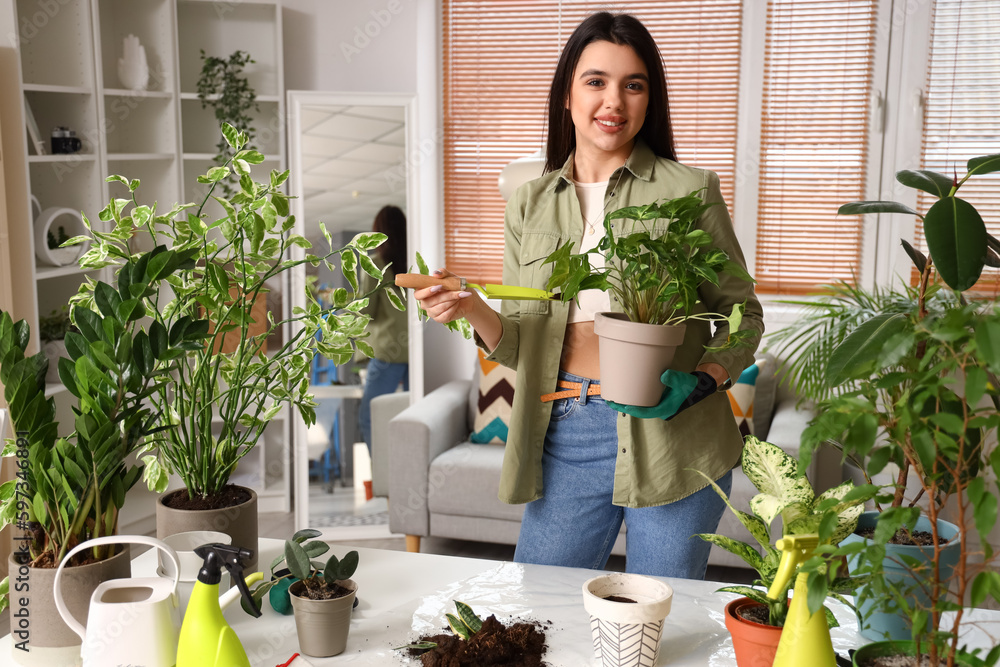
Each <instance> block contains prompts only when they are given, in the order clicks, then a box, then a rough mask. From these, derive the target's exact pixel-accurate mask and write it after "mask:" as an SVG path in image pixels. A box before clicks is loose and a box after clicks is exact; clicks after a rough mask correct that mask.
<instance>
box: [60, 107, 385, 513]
mask: <svg viewBox="0 0 1000 667" xmlns="http://www.w3.org/2000/svg"><path fill="white" fill-rule="evenodd" d="M222 133H223V136H224V137H225V140H226V142H227V143H228V145H229V146H230V147H231V149H232V151H233V153H234V154H233V157H232V158H230V159H229V160H228V161H227V163H226V164H225V165H223V166H220V167H215V168H213V169H211V170H210V171H209V172H208V173H207V174H205V175H203V176H200V177H199V178H198V180H199V182H200V183H203V184H207V185H208V186H209V191H208V194H207V195H206V196H205V198H204V199H203V200H202V201H201V202H200V204H177V205H175V206H173V207H172V208H171V209H169V210H168V211H165V212H162V213H161V212H159V211H158V210H157V207H156V204H155V203H154V204H153V205H152V206H147V205H145V204H141V203H139V200H138V199H137V196H136V191H137V188H138V187H139V181H137V180H131V181H130V180H127V179H125V178H123V177H121V176H111V177H109V179H108V180H109V181H117V182H119V183H122V184H124V185H126V186H127V187H128V190H129V193H130V195H129V198H128V199H114V200H113V201H111V202H110V203H109V204H108V206H107V207H106V208H105V209H104V210H103V211H101V214H100V219H101V220H102V221H104V222H106V223H107V224H109V225H110V226H111V228H112V229H111V231H109V232H104V231H99V230H98V229H97V228H96V227H94V226H92V225H91V224H90V221H89V220H87V219H86V218H84V221H85V224H86V226H87V229H88V230H89V232H90V233H89V236H84V237H78V238H79V239H86V238H89V239H90V240H91V248H90V250H89V251H88V252H87V253H86V254H85V255H84V256H83V257H82V258H81V260H80V261H81V265H82V266H83V267H84V268H86V269H88V270H92V269H103V268H105V267H109V268H110V269H111V270H112V271H113V273H114V274H115V275H116V276H117V279H118V281H119V283H123V281H124V284H131V283H130V281H131V280H132V279H131V278H130V277H129V272H128V270H127V268H128V267H129V266H130V265H131V264H133V263H135V262H139V261H144V262H145V263H146V264H147V266H148V267H150V271H151V272H152V273H153V276H152V277H151V279H150V280H149V281H148V283H147V285H146V286H147V287H148V289H146V290H143V291H142V292H141V293H140V294H138V295H137V296H129V297H128V298H127V299H126V298H125V297H123V296H120V295H116V294H113V293H112V292H109V291H108V290H104V289H98V288H95V286H93V285H90V284H87V285H84V286H82V287H81V292H80V294H78V295H77V296H76V297H75V301H76V303H77V304H78V305H82V306H85V307H88V308H89V307H94V306H96V307H97V308H110V309H121V308H126V307H128V308H141V309H142V310H143V312H144V313H146V314H148V315H149V317H150V318H151V321H150V323H149V325H148V339H149V341H150V343H151V344H153V343H155V344H156V345H157V346H159V345H163V344H167V345H175V344H178V343H182V344H181V345H180V347H181V352H180V357H179V358H170V359H161V358H159V357H156V358H155V360H154V363H153V369H152V370H153V371H154V372H159V373H163V372H166V371H167V370H170V371H171V372H170V374H169V375H168V376H167V378H166V379H165V380H164V381H163V382H160V383H158V384H157V385H156V386H155V388H154V390H153V391H152V392H151V393H150V394H149V396H148V398H149V400H150V402H151V403H152V406H153V408H154V414H155V415H156V418H157V425H158V426H159V427H160V428H161V430H160V432H159V433H158V435H157V437H156V438H153V439H149V440H147V442H146V444H145V446H144V450H145V451H144V452H143V454H144V456H143V461H144V463H145V464H146V469H145V478H146V482H147V484H148V486H149V487H150V489H152V490H155V491H158V492H161V491H163V490H164V489H165V488H166V485H167V481H168V473H176V474H177V475H179V476H180V477H181V479H182V481H183V482H184V485H185V487H186V488H187V492H188V495H189V496H190V497H194V496H200V497H212V496H217V495H218V494H220V493H221V492H222V490H223V489H224V487H226V485H227V484H228V483H229V479H230V476H231V475H232V474H233V472H234V471H235V469H236V466H237V465H238V464H239V462H240V460H241V459H242V458H243V457H244V456H246V455H247V454H248V453H249V452H250V451H252V449H253V447H254V446H255V445H256V444H257V442H258V441H260V439H261V437H262V435H263V433H264V431H265V429H266V428H267V426H268V424H269V423H270V421H271V419H272V418H273V417H274V416H275V415H277V413H278V412H279V410H280V409H281V407H282V406H283V405H293V406H295V407H296V408H297V410H298V411H299V413H300V414H301V416H302V418H303V419H304V420H305V422H306V423H307V424H312V423H314V422H315V418H316V417H315V410H314V407H315V405H316V404H315V402H314V400H313V396H312V395H311V394H310V393H309V375H310V373H309V370H310V363H311V360H312V357H313V355H314V354H315V353H316V352H318V353H320V354H322V355H323V356H325V357H327V358H329V359H331V360H333V361H334V363H338V364H343V363H347V362H348V361H349V360H350V359H351V357H352V356H353V355H354V353H355V348H357V349H358V350H360V351H361V352H362V353H364V354H366V355H368V356H371V355H372V354H373V352H372V349H371V347H370V346H369V345H368V344H367V343H366V342H365V340H364V338H365V337H366V336H367V335H368V334H367V333H366V331H365V327H366V326H367V323H368V321H369V319H370V318H369V317H368V316H367V315H364V314H362V313H361V312H360V311H361V309H362V308H364V306H365V305H366V304H367V303H368V299H367V297H368V295H367V294H362V293H360V292H359V291H358V290H359V286H358V279H357V270H358V268H359V267H360V269H361V270H363V271H365V272H366V273H368V274H369V275H371V276H372V277H373V278H376V283H379V282H381V279H382V271H381V270H380V269H379V268H378V267H377V266H376V265H375V263H374V262H373V261H372V259H371V258H370V257H369V256H368V252H369V251H370V250H372V249H374V248H376V247H377V246H378V245H379V244H381V243H382V242H383V241H384V240H385V236H384V235H383V234H374V233H370V234H360V235H358V236H357V237H355V238H354V239H353V240H351V241H350V242H349V243H348V244H347V245H346V246H344V247H341V248H334V247H333V244H332V241H331V236H330V233H329V232H328V231H327V230H326V228H325V227H324V226H323V225H322V223H320V229H321V230H322V232H323V234H324V236H325V238H326V242H327V244H328V246H329V250H327V251H325V252H321V253H319V254H312V253H311V252H309V251H310V249H311V243H310V242H309V241H308V240H307V239H306V238H304V237H302V236H299V235H296V234H294V233H292V228H293V227H294V226H295V218H294V216H290V215H289V206H288V197H287V196H286V195H285V194H284V193H283V191H282V187H283V184H284V183H285V181H286V179H287V178H288V171H284V172H278V171H272V172H271V173H270V178H269V179H268V180H267V181H266V182H263V183H258V182H255V181H254V180H253V178H252V177H251V174H250V169H251V165H256V164H259V163H261V162H263V160H264V156H263V155H261V154H260V153H258V152H257V151H254V150H250V149H248V148H247V141H248V136H247V134H246V133H244V132H240V131H238V130H237V129H236V128H234V127H233V126H231V125H228V124H224V125H223V126H222ZM230 173H234V174H236V175H237V176H238V179H239V191H238V192H236V193H235V194H233V195H231V196H229V197H221V196H212V195H213V192H214V190H215V188H216V187H218V185H219V184H220V182H221V181H223V180H224V179H225V178H226V177H227V176H229V174H230ZM210 198H211V199H213V200H214V201H215V202H216V203H217V204H218V205H219V206H220V207H221V217H219V218H217V219H212V218H211V217H209V215H208V213H207V211H206V205H207V204H208V201H209V199H210ZM135 236H140V237H146V238H148V239H149V244H150V245H152V246H153V247H154V250H152V251H150V252H147V253H141V252H140V253H136V252H134V251H133V249H132V248H133V244H134V239H133V237H135ZM295 248H301V249H303V252H305V253H306V254H305V255H304V257H302V258H300V259H298V258H294V257H293V256H292V255H293V249H295ZM174 255H179V256H183V257H184V258H186V260H187V261H186V263H185V264H184V265H182V266H178V267H176V270H174V271H172V272H170V273H169V274H165V273H163V272H162V271H161V268H162V267H163V266H165V265H166V264H167V260H166V258H167V257H170V256H174ZM144 258H145V259H144ZM336 259H339V261H340V266H339V267H338V266H337V265H336V264H335V263H334V262H335V260H336ZM304 264H311V265H312V266H319V265H321V264H322V265H324V266H326V267H327V269H329V270H330V271H337V270H338V268H339V270H340V271H341V272H342V273H343V275H344V277H345V279H346V280H347V284H348V285H349V286H350V287H351V290H352V291H348V290H347V289H346V288H339V289H337V290H335V291H334V293H333V305H332V306H331V307H329V308H324V307H322V306H321V305H320V304H319V303H318V302H317V301H316V299H315V297H314V296H313V295H312V293H311V292H310V291H309V290H305V293H306V299H307V304H308V305H307V306H306V307H305V308H303V309H297V310H296V311H295V312H293V313H292V315H291V317H290V318H288V319H286V320H276V319H275V318H274V317H273V316H272V315H271V314H268V315H267V320H266V322H259V321H258V322H255V320H254V316H255V304H256V302H257V301H258V299H259V298H262V296H263V295H264V294H265V293H266V292H267V291H268V289H269V287H268V285H269V284H270V283H271V281H277V280H278V279H279V278H280V277H281V276H282V274H283V273H285V272H286V271H289V270H291V269H293V268H295V267H298V266H302V265H304ZM379 289H382V288H379ZM386 289H388V291H389V295H390V300H391V301H392V302H393V304H394V305H395V306H396V307H397V308H399V309H400V310H402V309H403V308H404V305H403V300H402V298H401V297H400V295H399V294H398V293H397V292H395V291H393V290H392V289H391V288H386ZM258 317H259V316H258ZM255 323H256V324H259V325H263V326H262V327H261V329H262V331H261V332H260V333H256V334H252V333H251V329H250V327H251V325H252V324H255ZM283 329H289V330H291V333H290V335H285V336H284V342H283V344H282V345H281V346H280V347H279V348H278V349H277V350H274V351H268V352H266V353H265V352H264V342H265V341H266V340H267V339H268V338H269V337H270V336H271V335H272V334H274V333H275V332H277V331H280V330H283ZM224 340H225V342H226V343H227V345H225V346H224V345H223V341H224ZM166 427H170V428H166Z"/></svg>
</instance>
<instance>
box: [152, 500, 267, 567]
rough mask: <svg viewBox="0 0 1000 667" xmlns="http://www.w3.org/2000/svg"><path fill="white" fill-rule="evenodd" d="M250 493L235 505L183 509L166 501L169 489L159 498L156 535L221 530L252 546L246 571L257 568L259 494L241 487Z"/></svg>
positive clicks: (157, 502) (238, 542)
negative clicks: (247, 497) (166, 503)
mask: <svg viewBox="0 0 1000 667" xmlns="http://www.w3.org/2000/svg"><path fill="white" fill-rule="evenodd" d="M241 488H243V489H245V490H246V491H248V492H249V493H250V499H249V500H247V501H246V502H244V503H242V504H240V505H236V506H234V507H223V508H220V509H214V510H179V509H174V508H172V507H168V506H167V505H165V504H164V500H166V499H167V497H168V496H170V495H171V494H173V493H177V491H168V492H167V493H164V494H163V495H161V496H160V497H159V498H157V499H156V537H157V539H160V540H162V539H165V538H167V537H169V536H170V535H175V534H177V533H187V532H191V531H202V530H210V531H218V532H220V533H225V534H226V535H229V536H230V537H231V538H232V540H233V541H232V544H234V545H235V546H240V547H243V548H245V549H250V550H251V551H252V552H253V556H251V557H250V559H249V561H248V562H247V564H246V566H245V567H244V568H243V571H244V572H245V573H246V574H250V573H252V572H256V571H257V551H258V550H257V494H256V492H254V490H253V489H248V488H246V487H241Z"/></svg>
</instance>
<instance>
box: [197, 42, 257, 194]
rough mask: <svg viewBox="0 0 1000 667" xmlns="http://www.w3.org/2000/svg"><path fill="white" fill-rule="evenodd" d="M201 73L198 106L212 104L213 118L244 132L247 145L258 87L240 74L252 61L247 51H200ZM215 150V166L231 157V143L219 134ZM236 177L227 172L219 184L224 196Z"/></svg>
mask: <svg viewBox="0 0 1000 667" xmlns="http://www.w3.org/2000/svg"><path fill="white" fill-rule="evenodd" d="M201 61H202V63H201V74H200V75H199V76H198V83H197V87H198V99H199V100H201V108H202V109H205V108H208V107H211V108H212V112H213V113H214V115H215V122H216V123H218V124H220V125H221V124H222V123H228V124H229V125H232V126H233V127H234V128H236V130H237V131H239V132H243V133H245V134H246V137H247V145H248V146H249V145H250V143H251V142H252V141H253V139H254V132H256V129H255V128H254V127H253V118H252V117H251V116H250V111H251V110H252V111H258V112H259V111H260V107H259V106H258V105H257V91H255V90H254V88H253V86H251V85H250V81H249V80H248V79H247V78H246V76H244V75H243V68H244V67H246V66H247V65H249V64H251V63H253V62H254V60H253V58H251V57H250V54H249V53H247V52H246V51H234V52H233V53H232V54H230V56H229V57H228V58H218V57H216V56H208V55H205V50H204V49H202V51H201ZM215 148H216V154H215V157H213V158H212V161H213V162H215V164H216V165H218V166H220V167H221V166H225V165H226V164H228V163H229V161H230V160H231V159H232V157H233V147H232V146H231V145H230V144H229V143H228V142H227V141H226V140H225V138H222V139H220V140H219V143H218V144H216V147H215ZM237 180H238V175H237V174H235V173H234V174H232V175H230V176H227V177H226V178H225V179H224V180H223V181H222V183H221V185H220V187H221V188H222V191H223V192H224V193H225V194H226V196H227V197H228V196H230V195H232V194H233V189H234V186H235V185H236V181H237Z"/></svg>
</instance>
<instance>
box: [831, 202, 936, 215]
mask: <svg viewBox="0 0 1000 667" xmlns="http://www.w3.org/2000/svg"><path fill="white" fill-rule="evenodd" d="M837 213H838V214H839V215H866V214H868V213H906V214H908V215H920V214H919V213H917V212H916V211H914V210H913V209H912V208H910V207H909V206H905V205H903V204H900V203H898V202H894V201H855V202H851V203H849V204H844V205H843V206H841V207H840V208H839V209H838V210H837Z"/></svg>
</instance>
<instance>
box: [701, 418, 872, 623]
mask: <svg viewBox="0 0 1000 667" xmlns="http://www.w3.org/2000/svg"><path fill="white" fill-rule="evenodd" d="M743 473H744V474H745V475H746V476H747V478H748V479H749V480H750V481H751V482H752V483H753V485H754V487H756V489H757V491H759V493H758V494H757V495H756V496H754V497H753V498H751V499H750V511H751V512H752V513H747V512H743V511H741V510H738V509H736V508H735V507H733V506H732V504H730V502H729V499H728V497H727V496H726V494H725V493H723V491H722V489H720V488H719V487H718V485H716V484H715V482H712V481H711V480H710V479H709V482H710V483H711V485H712V488H714V489H715V491H716V493H718V494H719V496H720V497H721V498H722V499H723V500H725V502H726V505H727V506H728V507H729V509H730V510H732V512H733V514H734V515H735V516H736V518H737V519H739V521H740V523H741V524H743V526H744V527H745V528H746V529H747V531H748V532H749V533H750V535H751V536H752V537H753V538H754V540H755V541H756V542H757V546H753V545H750V544H747V543H745V542H740V541H739V540H735V539H733V538H731V537H727V536H725V535H719V534H715V533H701V534H699V535H698V537H700V538H701V539H703V540H705V541H706V542H711V543H712V544H715V545H716V546H719V547H721V548H723V549H725V550H726V551H728V552H730V553H732V554H734V555H736V556H738V557H739V558H741V559H743V561H745V562H746V564H747V565H749V566H750V567H752V568H753V569H754V570H756V571H757V575H758V577H759V579H757V580H756V581H754V586H725V587H723V588H720V589H719V590H720V591H725V592H727V593H736V594H739V595H744V596H746V597H748V598H750V599H752V600H754V601H756V602H759V603H761V604H763V605H766V606H767V607H768V612H769V613H768V616H769V623H770V624H771V625H774V626H777V627H782V626H783V625H784V623H785V617H786V616H787V615H788V589H789V588H791V585H792V583H793V582H792V581H791V580H790V581H789V585H788V587H787V588H786V589H785V591H784V593H783V594H782V595H780V596H779V597H778V600H777V601H775V600H772V599H770V598H768V597H767V591H768V589H769V588H770V587H771V583H772V582H773V581H774V577H775V574H776V573H777V571H778V563H779V561H780V560H781V552H780V551H778V550H777V549H776V548H775V547H774V544H773V541H772V539H771V524H772V523H773V522H774V519H775V518H777V517H779V516H780V517H781V522H782V526H783V533H784V534H785V535H809V534H819V535H820V540H821V543H824V544H837V543H839V542H840V541H841V540H842V539H844V538H845V537H847V536H848V535H850V534H851V533H852V532H853V531H854V528H855V527H856V526H857V523H858V517H860V516H861V513H862V511H863V509H864V502H865V500H866V499H867V498H869V497H871V495H872V494H873V493H874V489H873V488H872V487H867V486H865V487H857V488H855V486H854V484H853V483H852V482H851V481H846V482H843V483H842V484H840V485H839V486H837V487H834V488H832V489H830V490H828V491H825V492H823V493H821V494H820V495H818V496H817V495H816V494H815V492H814V491H813V488H812V485H811V484H810V483H809V480H808V479H806V477H805V476H804V475H803V474H801V473H800V471H799V464H798V461H797V460H796V459H795V458H794V457H792V456H789V455H788V454H786V453H785V451H784V450H783V449H781V448H780V447H778V446H777V445H772V444H771V443H769V442H764V441H763V440H759V439H757V438H755V437H753V436H747V438H746V443H745V446H744V448H743ZM702 476H703V477H705V478H706V479H708V477H707V475H704V473H702ZM860 583H862V582H861V581H860V580H858V579H852V578H850V577H835V578H833V580H832V582H830V583H829V595H830V596H832V597H834V598H835V599H837V600H839V601H841V602H843V603H844V604H847V605H849V606H850V602H848V601H847V600H846V599H845V598H844V597H843V596H842V594H849V593H851V592H852V591H853V590H854V589H855V588H857V586H858V585H860ZM827 620H828V621H829V622H830V624H831V627H833V626H836V624H837V621H836V619H835V618H834V617H833V614H832V613H830V611H829V610H827Z"/></svg>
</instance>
